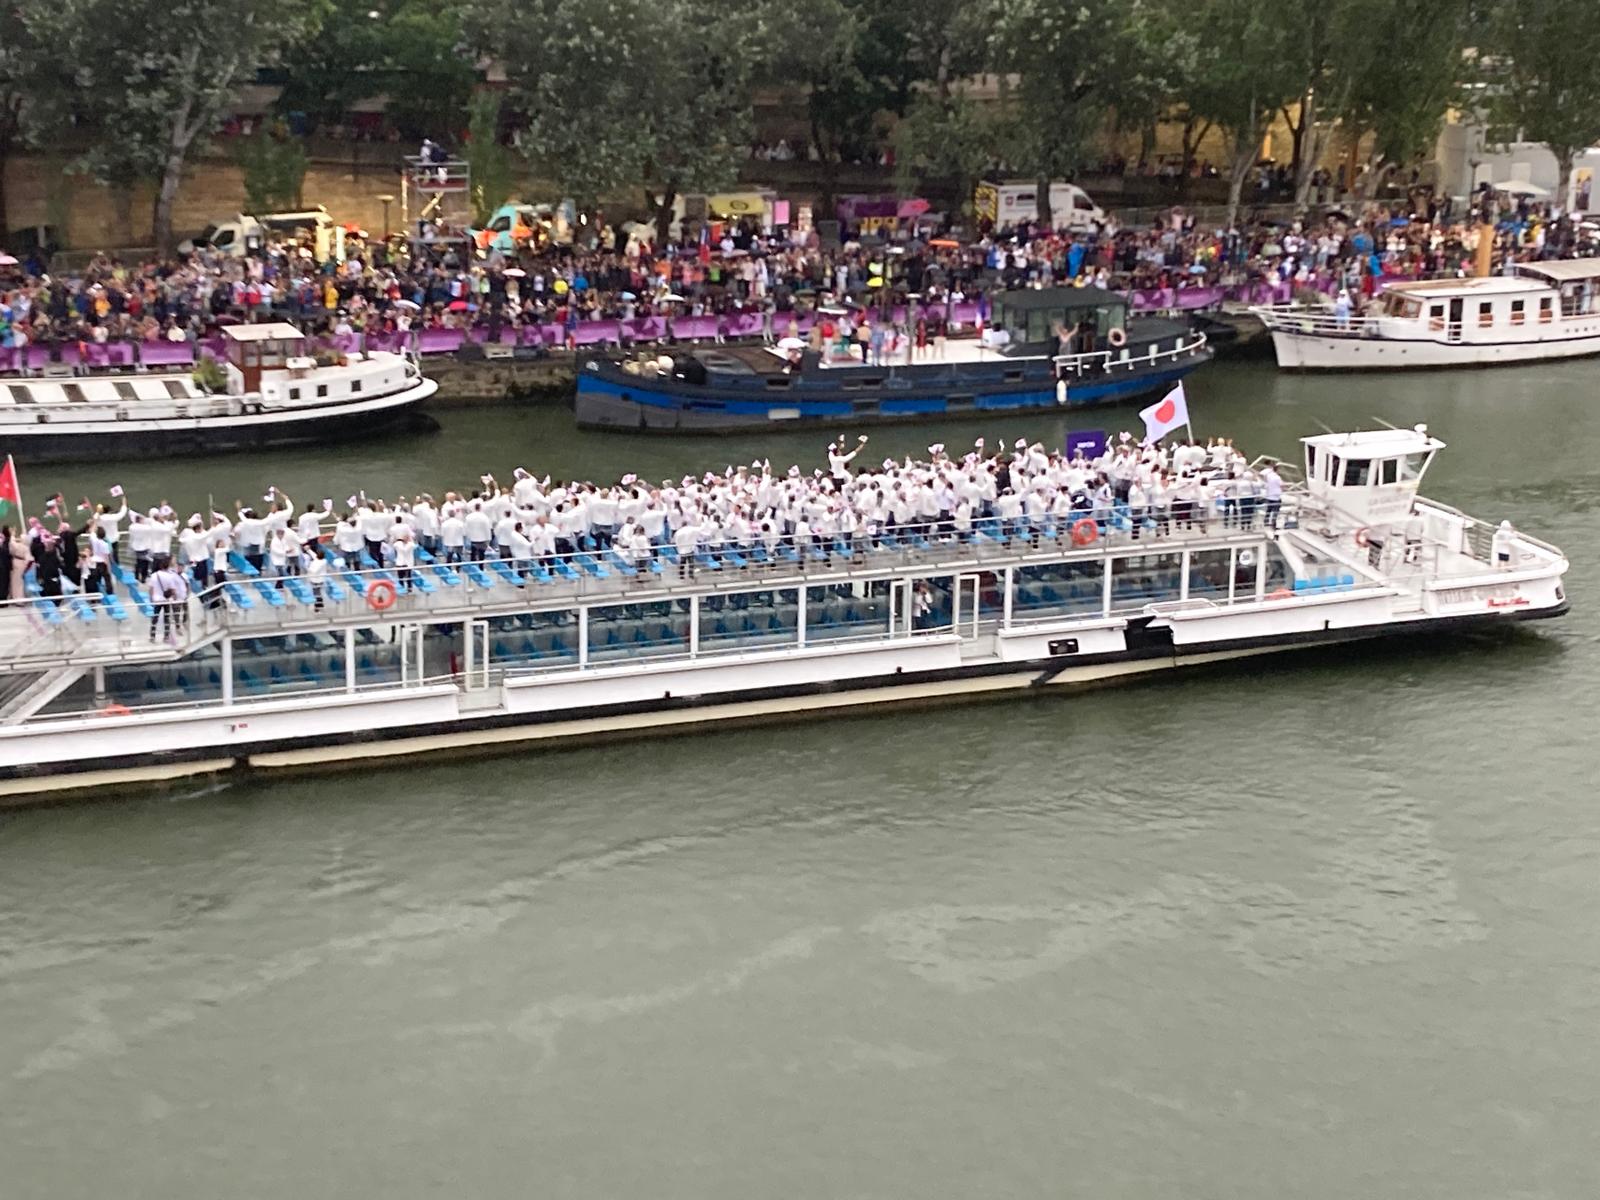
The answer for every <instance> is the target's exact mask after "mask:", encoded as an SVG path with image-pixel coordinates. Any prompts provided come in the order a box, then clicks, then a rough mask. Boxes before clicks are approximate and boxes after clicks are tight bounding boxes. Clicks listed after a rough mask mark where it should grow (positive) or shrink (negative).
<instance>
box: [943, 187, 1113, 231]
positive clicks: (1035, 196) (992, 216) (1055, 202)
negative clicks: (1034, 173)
mask: <svg viewBox="0 0 1600 1200" xmlns="http://www.w3.org/2000/svg"><path fill="white" fill-rule="evenodd" d="M973 211H974V212H975V213H976V214H977V216H978V217H979V219H980V220H981V219H985V218H986V219H988V220H989V222H990V223H991V224H993V226H994V227H995V228H996V229H1004V228H1006V227H1007V226H1015V225H1020V224H1022V223H1023V222H1024V221H1037V220H1038V219H1039V184H1038V181H1037V180H1029V181H1023V180H1017V179H1013V180H1006V181H1004V182H996V181H994V180H990V179H985V180H984V181H983V182H982V183H980V184H979V185H978V189H977V193H976V195H975V196H974V197H973ZM1105 219H1106V214H1105V210H1104V209H1102V208H1101V207H1100V206H1099V205H1098V204H1096V203H1095V202H1094V200H1093V199H1092V198H1090V196H1089V193H1088V192H1086V191H1084V190H1083V189H1082V188H1081V187H1079V186H1078V185H1077V184H1075V183H1052V184H1051V185H1050V224H1051V226H1052V227H1053V228H1055V229H1092V228H1094V227H1095V226H1096V225H1101V224H1104V223H1105Z"/></svg>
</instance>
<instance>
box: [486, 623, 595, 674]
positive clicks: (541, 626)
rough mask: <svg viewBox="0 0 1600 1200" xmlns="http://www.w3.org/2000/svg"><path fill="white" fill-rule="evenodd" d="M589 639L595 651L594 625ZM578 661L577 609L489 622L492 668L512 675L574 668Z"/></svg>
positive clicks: (490, 663)
mask: <svg viewBox="0 0 1600 1200" xmlns="http://www.w3.org/2000/svg"><path fill="white" fill-rule="evenodd" d="M590 615H591V617H592V616H593V614H592V613H591V614H590ZM589 638H590V642H591V650H592V649H593V645H592V643H593V641H594V632H593V627H592V625H591V629H590V634H589ZM577 661H578V614H577V612H576V611H574V610H573V609H570V608H569V609H562V610H560V611H558V612H540V613H524V614H523V615H522V616H520V617H490V618H489V665H490V666H492V667H499V668H502V669H504V670H508V671H509V670H538V669H540V668H544V667H567V666H572V665H573V664H574V663H576V662H577Z"/></svg>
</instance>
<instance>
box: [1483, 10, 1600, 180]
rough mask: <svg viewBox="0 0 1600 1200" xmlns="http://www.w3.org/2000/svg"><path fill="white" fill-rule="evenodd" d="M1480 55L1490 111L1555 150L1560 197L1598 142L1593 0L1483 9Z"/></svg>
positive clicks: (1599, 40) (1598, 44) (1598, 65)
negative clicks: (1577, 164)
mask: <svg viewBox="0 0 1600 1200" xmlns="http://www.w3.org/2000/svg"><path fill="white" fill-rule="evenodd" d="M1488 12H1489V18H1488V33H1489V40H1488V43H1487V45H1488V46H1491V47H1492V48H1493V49H1492V55H1491V54H1490V53H1489V52H1487V51H1485V52H1484V53H1483V54H1482V55H1481V56H1480V57H1481V58H1482V61H1483V67H1484V73H1485V75H1486V76H1487V80H1486V81H1487V82H1488V84H1489V87H1488V88H1487V89H1486V90H1487V95H1488V113H1489V116H1490V118H1491V120H1492V121H1493V122H1494V123H1495V124H1498V125H1501V126H1504V127H1509V128H1511V129H1514V130H1517V131H1518V134H1517V136H1518V137H1519V138H1520V139H1521V140H1524V141H1530V142H1539V143H1541V144H1542V145H1544V146H1545V147H1547V148H1548V149H1549V151H1550V153H1551V154H1553V155H1555V159H1556V167H1557V170H1558V171H1559V172H1560V180H1561V183H1560V187H1561V201H1562V203H1565V202H1566V198H1567V196H1568V195H1569V194H1570V189H1571V187H1572V164H1573V161H1574V160H1575V159H1576V158H1577V156H1578V154H1579V153H1580V152H1581V151H1583V150H1585V149H1587V148H1588V147H1590V146H1593V145H1595V144H1596V143H1597V142H1600V21H1597V20H1596V19H1595V17H1596V13H1595V8H1594V5H1593V3H1592V2H1586V0H1538V2H1537V3H1529V4H1511V3H1503V4H1499V5H1496V6H1494V7H1492V8H1491V9H1489V10H1488Z"/></svg>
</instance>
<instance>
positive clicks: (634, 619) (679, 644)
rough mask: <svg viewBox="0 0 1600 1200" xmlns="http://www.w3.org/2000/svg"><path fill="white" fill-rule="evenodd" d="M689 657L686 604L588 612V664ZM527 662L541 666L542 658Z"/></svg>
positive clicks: (668, 602) (616, 606)
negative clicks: (624, 659)
mask: <svg viewBox="0 0 1600 1200" xmlns="http://www.w3.org/2000/svg"><path fill="white" fill-rule="evenodd" d="M702 603H704V602H703V601H702ZM571 640H574V641H575V640H576V639H571ZM530 649H531V650H533V651H535V653H536V654H538V653H540V652H542V649H543V647H542V646H540V645H537V644H536V645H535V646H533V647H530ZM688 653H689V602H688V601H687V600H677V601H673V600H661V601H657V602H656V603H653V604H609V605H605V606H603V607H599V608H591V609H590V610H589V661H590V662H611V661H614V660H617V659H623V658H627V659H633V658H673V657H678V658H683V657H687V656H688ZM530 661H534V663H535V665H542V659H541V658H535V659H533V660H530Z"/></svg>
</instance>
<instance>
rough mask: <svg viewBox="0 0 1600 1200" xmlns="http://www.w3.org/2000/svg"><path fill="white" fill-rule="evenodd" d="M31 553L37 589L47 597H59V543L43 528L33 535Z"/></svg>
mask: <svg viewBox="0 0 1600 1200" xmlns="http://www.w3.org/2000/svg"><path fill="white" fill-rule="evenodd" d="M30 551H31V553H32V554H33V572H34V578H35V579H37V580H38V581H39V591H40V593H41V594H43V595H44V596H45V597H47V598H49V599H60V598H61V544H60V543H59V542H58V541H57V540H56V539H55V538H54V537H52V536H51V535H50V534H48V533H46V532H45V531H44V530H43V529H41V530H39V531H38V532H36V533H35V534H34V536H33V543H32V545H31V547H30Z"/></svg>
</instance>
